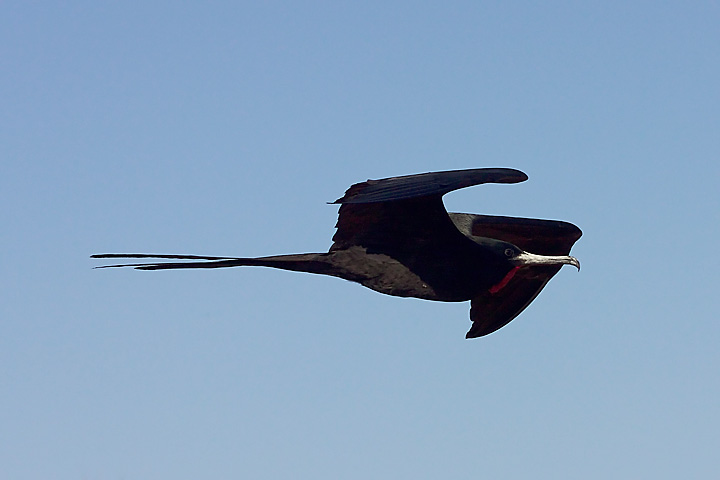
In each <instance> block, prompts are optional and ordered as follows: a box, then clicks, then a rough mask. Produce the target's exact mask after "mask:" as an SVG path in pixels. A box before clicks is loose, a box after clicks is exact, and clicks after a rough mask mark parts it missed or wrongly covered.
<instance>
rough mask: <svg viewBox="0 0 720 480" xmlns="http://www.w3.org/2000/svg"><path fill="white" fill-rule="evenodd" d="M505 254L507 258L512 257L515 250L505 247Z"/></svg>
mask: <svg viewBox="0 0 720 480" xmlns="http://www.w3.org/2000/svg"><path fill="white" fill-rule="evenodd" d="M505 256H506V257H508V258H510V257H514V256H515V252H514V251H513V249H512V248H506V249H505Z"/></svg>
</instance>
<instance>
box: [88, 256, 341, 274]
mask: <svg viewBox="0 0 720 480" xmlns="http://www.w3.org/2000/svg"><path fill="white" fill-rule="evenodd" d="M91 258H154V259H176V260H199V261H193V262H165V263H162V262H159V263H158V262H150V263H125V264H115V265H101V266H98V267H95V268H119V267H132V268H135V269H136V270H172V269H181V268H227V267H272V268H280V269H283V270H293V271H298V272H308V273H319V274H325V275H333V274H334V272H333V270H334V269H333V265H332V262H331V261H330V259H329V258H328V255H327V254H323V253H301V254H296V255H276V256H272V257H258V258H239V257H209V256H203V255H166V254H149V253H101V254H96V255H91Z"/></svg>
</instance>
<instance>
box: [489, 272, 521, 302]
mask: <svg viewBox="0 0 720 480" xmlns="http://www.w3.org/2000/svg"><path fill="white" fill-rule="evenodd" d="M518 270H520V267H515V268H513V269H512V270H510V271H509V272H508V273H507V275H505V278H503V279H502V280H500V282H498V283H497V284H496V285H493V286H492V287H490V290H489V291H490V293H492V294H493V295H494V294H496V293H498V292H499V291H500V290H502V289H503V288H505V286H506V285H507V284H508V283H510V280H512V278H513V277H514V276H515V274H516V273H517V271H518Z"/></svg>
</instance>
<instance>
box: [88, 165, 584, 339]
mask: <svg viewBox="0 0 720 480" xmlns="http://www.w3.org/2000/svg"><path fill="white" fill-rule="evenodd" d="M527 179H528V176H527V175H526V174H525V173H523V172H521V171H520V170H515V169H511V168H475V169H464V170H448V171H440V172H429V173H420V174H414V175H404V176H397V177H390V178H383V179H379V180H367V181H365V182H361V183H356V184H354V185H352V186H351V187H350V188H349V189H347V191H346V192H345V194H344V195H343V196H342V197H340V198H338V199H337V200H335V201H334V202H329V203H330V204H337V205H340V207H339V211H338V220H337V224H336V229H337V230H336V232H335V235H334V236H333V238H332V240H333V243H332V246H331V247H330V249H329V250H328V251H327V252H325V253H300V254H290V255H274V256H266V257H256V258H242V257H216V256H203V255H175V254H147V253H104V254H95V255H92V256H91V257H92V258H96V259H126V260H127V259H152V261H151V263H124V264H115V265H101V266H98V267H96V268H115V267H132V268H135V269H138V270H171V269H188V268H226V267H240V266H261V267H272V268H278V269H282V270H292V271H299V272H307V273H314V274H320V275H329V276H333V277H339V278H342V279H345V280H349V281H351V282H356V283H359V284H361V285H363V286H365V287H367V288H370V289H372V290H374V291H376V292H379V293H383V294H386V295H393V296H397V297H414V298H420V299H424V300H434V301H440V302H466V301H470V320H471V321H472V325H471V328H470V330H469V331H468V332H467V334H466V335H465V337H466V338H477V337H482V336H485V335H488V334H490V333H493V332H495V331H496V330H498V329H500V328H502V327H504V326H505V325H507V324H508V323H509V322H510V321H511V320H513V319H514V318H516V317H517V316H518V315H519V314H520V313H521V312H522V311H523V310H525V308H526V307H527V306H528V305H529V304H530V303H531V302H532V301H533V300H534V299H535V298H536V297H537V295H538V294H539V293H540V291H541V290H542V289H543V288H544V287H545V285H546V284H547V283H548V281H549V280H550V279H551V278H552V277H553V276H554V275H555V274H556V273H557V272H558V271H559V270H560V268H561V267H562V266H563V265H572V266H574V267H576V268H577V269H578V271H579V270H580V262H579V261H578V259H577V258H575V257H573V256H571V255H570V249H571V248H572V246H573V244H574V243H575V242H576V241H577V240H578V239H579V238H580V237H581V235H582V231H581V230H580V229H579V228H578V227H577V226H575V225H573V224H571V223H568V222H563V221H558V220H540V219H531V218H518V217H506V216H495V215H481V214H469V213H451V212H448V211H447V210H446V209H445V206H444V204H443V201H442V197H443V196H444V195H445V194H447V193H449V192H452V191H454V190H458V189H461V188H465V187H470V186H474V185H479V184H485V183H500V184H512V183H519V182H524V181H525V180H527ZM168 260H183V261H174V262H172V261H168Z"/></svg>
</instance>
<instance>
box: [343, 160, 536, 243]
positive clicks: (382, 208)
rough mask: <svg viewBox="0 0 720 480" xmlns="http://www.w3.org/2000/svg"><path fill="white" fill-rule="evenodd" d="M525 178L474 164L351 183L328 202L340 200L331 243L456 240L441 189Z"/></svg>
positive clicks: (507, 170)
mask: <svg viewBox="0 0 720 480" xmlns="http://www.w3.org/2000/svg"><path fill="white" fill-rule="evenodd" d="M525 180H527V175H525V174H524V173H523V172H521V171H519V170H513V169H509V168H477V169H470V170H451V171H445V172H432V173H422V174H418V175H407V176H402V177H391V178H386V179H382V180H368V181H367V182H363V183H357V184H355V185H353V186H351V187H350V188H349V189H348V190H347V191H346V192H345V195H344V196H343V197H342V198H339V199H337V200H335V202H333V203H340V204H342V205H341V206H340V211H339V213H338V222H337V225H336V227H337V232H336V233H335V236H334V237H333V241H334V242H335V243H334V244H333V246H332V249H342V248H348V247H350V246H352V245H361V246H364V247H368V248H369V249H371V250H372V249H375V250H377V251H381V252H383V253H388V252H389V253H393V252H409V251H413V250H416V249H423V248H436V247H437V246H438V245H441V244H444V245H448V244H447V242H458V241H460V242H462V241H464V239H463V236H462V235H458V233H459V231H458V230H457V228H455V226H454V224H453V222H452V221H451V220H450V217H449V216H448V213H447V211H446V210H445V206H444V205H443V203H442V196H443V195H445V194H446V193H448V192H451V191H453V190H457V189H460V188H464V187H469V186H471V185H479V184H482V183H518V182H522V181H525ZM449 245H452V243H450V244H449Z"/></svg>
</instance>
